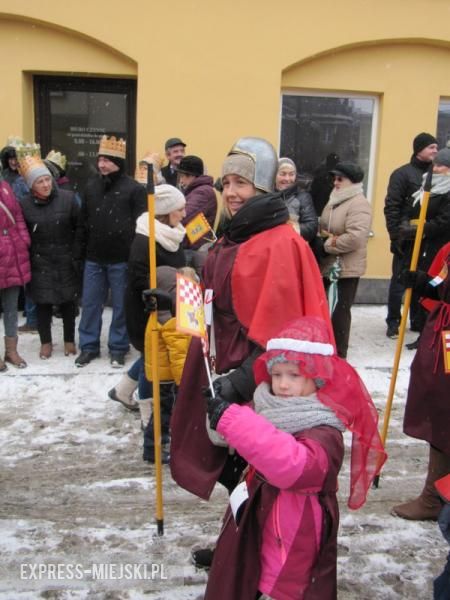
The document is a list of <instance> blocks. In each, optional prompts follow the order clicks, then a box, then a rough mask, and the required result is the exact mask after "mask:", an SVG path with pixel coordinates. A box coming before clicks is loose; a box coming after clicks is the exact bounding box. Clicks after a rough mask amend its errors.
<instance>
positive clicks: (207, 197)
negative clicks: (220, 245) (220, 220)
mask: <svg viewBox="0 0 450 600" xmlns="http://www.w3.org/2000/svg"><path fill="white" fill-rule="evenodd" d="M177 172H178V186H179V188H180V189H181V191H182V192H183V194H184V196H185V198H186V217H185V218H184V219H183V225H186V224H187V223H189V221H191V220H192V219H193V218H194V217H195V216H197V215H198V214H199V213H201V212H202V213H203V214H204V215H205V218H206V220H207V221H208V223H209V225H210V226H211V229H212V228H213V227H214V221H215V218H216V213H217V198H216V193H215V192H214V180H213V178H212V177H210V176H209V175H205V169H204V165H203V161H202V159H201V158H199V157H198V156H185V157H184V158H182V159H181V161H180V164H179V165H178V168H177ZM187 243H188V247H189V248H191V249H193V250H196V249H197V248H199V247H200V246H201V245H202V244H204V243H205V242H204V240H202V239H200V240H199V241H198V242H196V243H195V244H193V245H190V244H189V242H187Z"/></svg>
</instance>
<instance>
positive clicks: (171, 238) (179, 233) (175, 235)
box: [136, 212, 186, 252]
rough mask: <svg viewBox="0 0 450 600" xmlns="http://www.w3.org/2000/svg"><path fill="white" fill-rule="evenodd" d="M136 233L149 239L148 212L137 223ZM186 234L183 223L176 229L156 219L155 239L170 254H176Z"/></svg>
mask: <svg viewBox="0 0 450 600" xmlns="http://www.w3.org/2000/svg"><path fill="white" fill-rule="evenodd" d="M136 233H140V234H142V235H145V236H147V237H148V212H145V213H142V215H141V216H140V217H138V220H137V221H136ZM185 234H186V229H185V228H184V227H183V225H182V224H181V223H178V225H177V226H176V227H171V226H170V225H166V224H165V223H161V221H158V219H155V237H156V241H157V242H158V244H160V245H161V246H162V247H163V248H164V249H165V250H167V251H168V252H176V251H177V250H178V248H179V247H180V244H181V242H182V241H183V239H184V236H185Z"/></svg>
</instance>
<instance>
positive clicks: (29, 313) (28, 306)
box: [25, 292, 37, 329]
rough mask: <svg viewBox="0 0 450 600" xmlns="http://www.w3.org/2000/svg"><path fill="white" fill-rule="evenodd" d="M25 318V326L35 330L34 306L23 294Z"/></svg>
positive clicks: (35, 316) (35, 313)
mask: <svg viewBox="0 0 450 600" xmlns="http://www.w3.org/2000/svg"><path fill="white" fill-rule="evenodd" d="M25 317H26V324H27V325H29V326H30V327H34V328H36V329H37V311H36V304H35V303H34V302H33V300H32V299H31V298H30V296H29V295H28V294H27V293H26V292H25Z"/></svg>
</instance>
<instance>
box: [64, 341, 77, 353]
mask: <svg viewBox="0 0 450 600" xmlns="http://www.w3.org/2000/svg"><path fill="white" fill-rule="evenodd" d="M76 353H77V347H76V346H75V344H74V343H73V342H64V356H69V354H76Z"/></svg>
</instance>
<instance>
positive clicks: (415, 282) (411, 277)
mask: <svg viewBox="0 0 450 600" xmlns="http://www.w3.org/2000/svg"><path fill="white" fill-rule="evenodd" d="M399 279H400V281H401V283H403V285H404V286H405V288H412V289H415V290H418V289H421V288H423V287H425V286H426V284H427V283H428V281H429V277H428V275H427V273H425V271H409V270H407V269H406V270H405V271H402V273H401V274H400V277H399Z"/></svg>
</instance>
